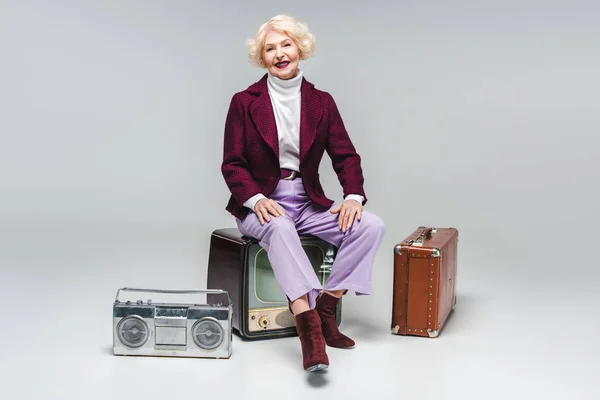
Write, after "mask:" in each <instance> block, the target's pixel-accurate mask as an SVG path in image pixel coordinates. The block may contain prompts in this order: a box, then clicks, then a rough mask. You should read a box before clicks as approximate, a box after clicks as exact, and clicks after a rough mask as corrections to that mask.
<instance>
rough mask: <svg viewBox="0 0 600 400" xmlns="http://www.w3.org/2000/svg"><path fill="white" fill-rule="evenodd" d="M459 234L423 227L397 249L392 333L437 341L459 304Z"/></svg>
mask: <svg viewBox="0 0 600 400" xmlns="http://www.w3.org/2000/svg"><path fill="white" fill-rule="evenodd" d="M457 247H458V230H457V229H455V228H439V229H436V228H431V227H424V226H420V227H419V228H418V229H417V230H415V231H414V232H413V233H412V234H411V235H410V236H408V237H407V238H406V239H405V240H404V241H402V242H400V243H399V244H397V245H396V246H395V247H394V283H393V285H394V286H393V303H392V333H393V334H396V335H414V336H426V337H437V336H438V335H439V333H440V331H441V329H442V327H443V326H444V324H445V322H446V320H447V318H448V315H449V314H450V312H451V311H452V309H453V307H454V305H455V304H456V294H455V286H456V269H457Z"/></svg>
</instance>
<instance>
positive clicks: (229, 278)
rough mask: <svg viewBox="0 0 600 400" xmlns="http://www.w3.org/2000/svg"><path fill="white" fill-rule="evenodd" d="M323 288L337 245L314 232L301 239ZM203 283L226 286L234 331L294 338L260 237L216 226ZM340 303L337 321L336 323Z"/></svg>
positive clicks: (257, 336)
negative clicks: (259, 239)
mask: <svg viewBox="0 0 600 400" xmlns="http://www.w3.org/2000/svg"><path fill="white" fill-rule="evenodd" d="M300 240H301V243H302V248H303V249H304V251H305V252H306V255H307V256H308V259H309V260H310V262H311V264H312V266H313V268H314V270H315V274H316V275H317V277H318V278H319V280H320V281H321V284H322V286H323V287H324V286H325V283H326V282H327V280H328V279H329V276H330V274H331V271H332V267H333V261H334V260H335V256H336V253H337V248H336V247H335V246H333V245H332V244H330V243H327V242H325V241H323V240H321V239H319V238H317V237H314V236H301V237H300ZM207 287H209V288H212V289H222V290H226V291H227V292H228V293H229V296H230V297H231V301H232V303H233V322H232V326H233V332H234V333H235V334H236V335H238V336H240V337H241V338H243V339H246V340H258V339H273V338H281V337H290V336H297V332H296V322H295V318H294V316H293V314H292V313H291V312H290V311H289V309H288V306H287V303H286V299H285V296H284V294H283V293H282V292H281V290H280V289H279V286H278V285H277V282H276V280H275V275H274V273H273V269H272V267H271V264H270V262H269V258H268V257H267V252H266V250H265V249H263V248H262V247H261V246H260V244H259V241H258V240H256V239H254V238H249V237H246V236H243V235H242V234H241V233H240V232H239V230H238V229H237V228H225V229H218V230H215V231H214V232H213V233H212V235H211V239H210V249H209V257H208V275H207ZM341 310H342V301H341V299H340V301H339V302H338V304H337V307H336V310H335V315H336V322H337V324H338V325H339V324H340V323H341V317H342V314H341Z"/></svg>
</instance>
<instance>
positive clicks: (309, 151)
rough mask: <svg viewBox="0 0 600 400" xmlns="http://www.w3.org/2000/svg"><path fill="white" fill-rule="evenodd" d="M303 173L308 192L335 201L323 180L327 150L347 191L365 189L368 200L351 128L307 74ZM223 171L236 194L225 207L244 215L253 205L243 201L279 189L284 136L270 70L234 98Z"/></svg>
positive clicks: (323, 201) (227, 125) (325, 202)
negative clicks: (269, 86)
mask: <svg viewBox="0 0 600 400" xmlns="http://www.w3.org/2000/svg"><path fill="white" fill-rule="evenodd" d="M300 93H301V106H300V109H301V112H300V173H301V174H302V182H303V184H304V188H305V189H306V193H307V194H308V197H309V198H310V199H311V200H312V201H313V202H314V203H316V204H319V205H321V206H323V207H330V206H331V205H332V204H333V200H331V199H329V198H327V197H326V196H325V193H324V192H323V187H322V186H321V182H320V181H319V164H320V163H321V159H322V158H323V153H324V152H325V151H327V154H328V155H329V157H330V158H331V162H332V165H333V169H334V170H335V172H336V174H337V176H338V179H339V181H340V184H341V185H342V188H343V195H344V197H346V196H347V195H348V194H360V195H361V196H363V197H364V198H365V200H364V201H363V204H365V203H366V202H367V196H366V195H365V192H364V188H363V183H364V177H363V173H362V168H361V158H360V156H359V155H358V154H357V153H356V150H355V149H354V145H353V144H352V142H351V141H350V137H349V136H348V133H347V132H346V129H345V127H344V123H343V121H342V117H341V116H340V113H339V111H338V109H337V106H336V104H335V102H334V100H333V97H332V96H331V95H330V94H329V93H327V92H323V91H321V90H318V89H316V88H315V87H314V85H313V84H311V83H310V82H308V81H307V80H306V79H305V78H302V84H301V88H300ZM221 172H222V173H223V177H224V178H225V183H226V184H227V186H228V187H229V190H230V192H231V197H230V199H229V203H228V204H227V207H226V208H225V209H226V210H227V211H229V212H230V213H231V214H232V215H234V216H235V217H237V218H239V219H243V218H244V217H245V216H246V215H247V214H248V212H249V211H250V210H249V209H248V208H247V207H244V206H243V204H244V202H246V200H248V199H249V198H250V197H252V196H254V195H255V194H257V193H259V192H260V193H262V194H263V195H265V196H266V197H269V195H270V194H271V193H272V192H273V191H274V190H275V187H276V186H277V184H278V182H279V180H280V178H281V170H280V164H279V138H278V134H277V125H276V123H275V114H274V112H273V106H272V104H271V98H270V96H269V93H268V89H267V74H265V75H264V76H263V77H262V79H260V80H259V81H258V82H256V83H254V84H252V85H250V86H249V87H248V88H247V89H246V90H244V91H241V92H238V93H236V94H235V95H234V96H233V98H232V99H231V104H230V106H229V111H228V114H227V119H226V122H225V138H224V146H223V163H222V164H221Z"/></svg>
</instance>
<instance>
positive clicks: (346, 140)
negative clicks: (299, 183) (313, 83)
mask: <svg viewBox="0 0 600 400" xmlns="http://www.w3.org/2000/svg"><path fill="white" fill-rule="evenodd" d="M326 95H327V107H328V112H329V137H328V140H327V154H329V157H330V158H331V163H332V165H333V169H334V171H335V173H336V174H337V176H338V180H339V181H340V184H341V185H342V188H343V191H344V196H343V197H344V198H345V197H346V196H348V195H350V194H358V195H361V196H363V198H364V199H363V202H362V204H363V205H364V204H366V202H367V196H366V195H365V190H364V177H363V171H362V167H361V164H360V162H361V158H360V156H359V155H358V153H357V152H356V149H355V148H354V145H353V144H352V141H351V140H350V136H349V135H348V132H347V131H346V128H345V126H344V122H343V120H342V117H341V115H340V112H339V110H338V108H337V105H336V104H335V101H334V100H333V97H332V96H331V95H330V94H329V93H326Z"/></svg>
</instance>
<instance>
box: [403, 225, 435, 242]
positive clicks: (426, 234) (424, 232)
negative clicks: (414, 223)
mask: <svg viewBox="0 0 600 400" xmlns="http://www.w3.org/2000/svg"><path fill="white" fill-rule="evenodd" d="M419 228H421V233H420V234H419V237H418V238H416V239H415V240H409V241H408V245H409V246H423V242H425V239H429V238H431V235H432V234H433V233H435V232H436V230H437V229H435V228H432V227H425V226H420V227H419Z"/></svg>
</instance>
